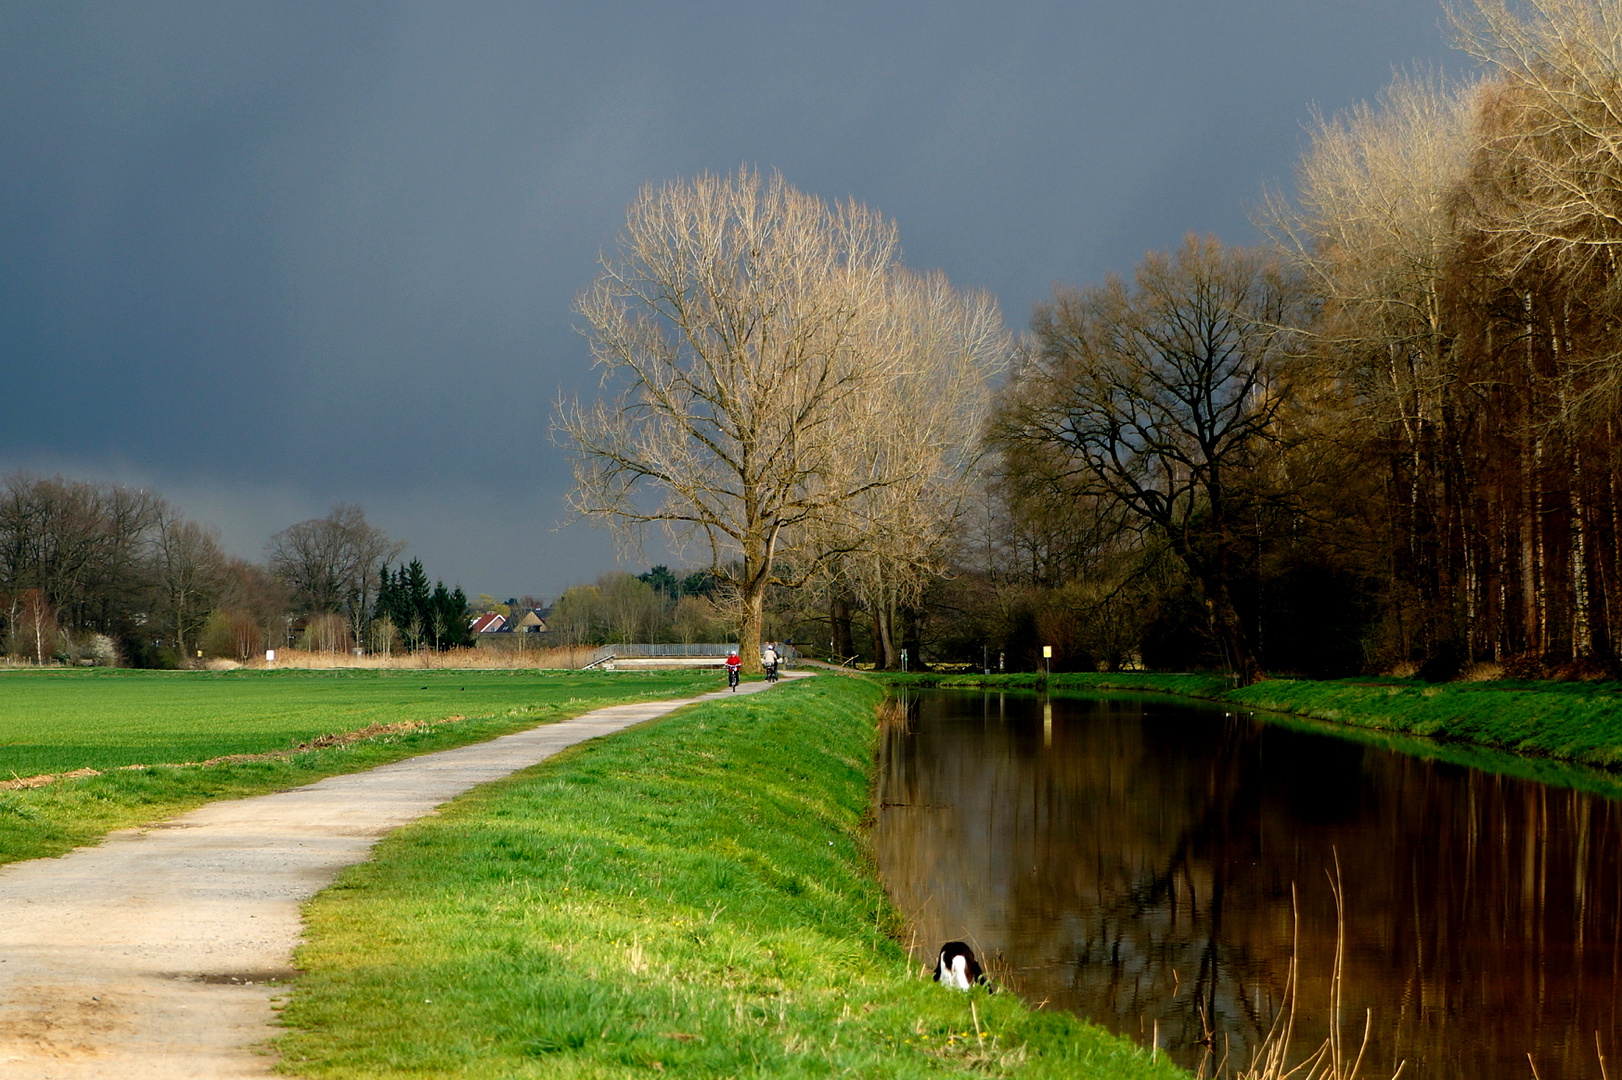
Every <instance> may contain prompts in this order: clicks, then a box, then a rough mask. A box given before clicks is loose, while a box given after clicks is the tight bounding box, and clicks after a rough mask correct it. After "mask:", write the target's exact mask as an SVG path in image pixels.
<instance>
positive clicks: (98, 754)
mask: <svg viewBox="0 0 1622 1080" xmlns="http://www.w3.org/2000/svg"><path fill="white" fill-rule="evenodd" d="M719 683H720V677H719V676H717V675H716V674H714V673H713V672H704V673H695V672H677V673H657V674H655V673H631V672H623V673H619V672H617V673H596V672H584V673H582V672H574V671H570V672H533V671H291V670H290V671H273V672H260V671H231V672H162V671H119V670H107V671H95V672H28V671H21V672H8V673H5V674H0V779H3V778H8V777H10V776H12V775H17V776H30V775H33V774H36V773H47V772H66V771H69V770H72V769H82V768H91V769H109V768H116V767H118V766H120V765H158V764H180V763H184V762H194V761H203V760H206V759H208V758H212V757H220V756H223V755H226V754H259V753H264V752H266V751H271V750H283V749H288V748H290V747H293V746H296V745H298V744H299V743H300V742H305V741H308V740H310V739H313V738H315V737H317V736H320V735H326V734H330V733H334V732H346V731H359V730H361V729H363V728H366V727H370V726H371V725H373V724H393V723H399V722H402V721H419V722H433V721H436V720H442V719H444V718H445V717H447V716H456V715H460V716H467V717H487V716H493V715H502V714H513V715H517V714H519V713H522V712H524V711H526V710H528V711H534V710H541V711H542V712H543V713H544V712H546V711H551V710H556V709H558V708H559V707H561V706H566V705H568V704H569V703H571V702H592V703H595V702H598V701H599V700H601V699H604V698H609V699H612V700H615V701H619V700H627V699H628V698H635V697H639V696H642V695H643V694H647V695H649V696H656V697H670V696H673V695H679V694H685V693H688V692H692V693H702V692H703V691H705V690H712V689H715V688H716V686H717V685H718V684H719ZM543 718H544V716H543Z"/></svg>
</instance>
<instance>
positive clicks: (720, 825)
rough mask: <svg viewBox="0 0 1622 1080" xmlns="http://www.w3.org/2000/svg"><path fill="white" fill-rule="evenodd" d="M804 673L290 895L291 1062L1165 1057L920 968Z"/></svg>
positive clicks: (783, 1073)
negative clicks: (957, 987)
mask: <svg viewBox="0 0 1622 1080" xmlns="http://www.w3.org/2000/svg"><path fill="white" fill-rule="evenodd" d="M880 698H881V691H880V690H879V689H878V687H876V686H875V685H873V684H872V683H871V682H869V681H866V680H857V679H849V678H840V677H835V676H823V677H819V678H816V679H810V680H804V681H797V682H794V683H791V684H788V685H785V686H782V687H779V688H777V689H775V690H773V691H771V692H770V693H769V694H762V695H755V696H752V697H749V698H742V699H737V700H723V701H720V702H714V703H706V704H704V705H701V706H696V707H694V708H691V709H686V710H682V711H681V712H679V713H676V714H673V715H672V716H670V717H668V718H665V719H662V720H659V721H655V722H653V723H651V724H647V725H643V726H641V727H639V728H635V729H632V730H630V731H627V732H624V733H622V734H619V735H616V736H614V737H613V738H612V739H605V740H600V741H598V742H595V743H591V744H587V745H583V746H580V747H576V748H574V749H572V750H569V751H565V752H564V753H563V754H561V755H559V756H558V757H556V758H553V759H551V760H550V761H547V762H545V763H543V764H541V765H539V766H536V767H535V768H533V769H530V770H527V771H526V772H524V773H521V774H519V775H518V776H516V777H513V778H511V779H509V780H506V781H502V782H499V783H496V784H492V785H488V786H486V787H484V788H481V789H479V790H478V791H475V792H472V793H470V794H468V795H467V796H464V797H462V798H461V799H458V800H456V801H455V802H453V803H451V804H450V805H448V806H447V807H445V808H444V809H443V810H442V811H441V813H439V814H436V815H435V816H433V817H432V818H427V819H424V820H422V821H421V822H418V823H417V824H414V825H411V826H408V827H407V828H405V829H402V830H400V831H398V832H396V833H395V834H393V835H392V836H391V837H389V838H388V839H386V840H385V841H384V842H383V843H382V844H380V845H379V846H378V848H377V850H376V852H375V854H374V858H373V859H372V861H370V862H368V863H365V864H363V865H360V866H356V867H352V868H350V869H349V870H347V871H345V873H344V874H343V875H342V876H341V877H340V879H339V881H338V883H337V884H335V885H334V886H333V887H331V888H330V889H328V890H326V891H325V892H323V893H322V894H321V895H320V896H318V897H317V898H316V899H315V900H314V901H312V902H311V904H310V905H309V906H308V908H307V935H308V936H307V942H308V943H307V944H306V945H305V946H304V947H303V948H302V949H301V950H300V952H299V957H298V962H299V965H300V966H301V967H302V968H304V969H305V970H306V972H307V973H306V974H305V975H303V976H301V977H300V979H299V980H298V982H297V983H296V984H295V985H294V989H293V991H292V995H291V1000H290V1002H289V1004H288V1005H287V1007H286V1008H285V1010H284V1012H283V1022H284V1023H286V1024H287V1025H288V1026H289V1027H290V1029H291V1030H290V1032H289V1034H288V1035H286V1036H285V1037H284V1038H283V1039H282V1040H280V1044H279V1048H280V1050H281V1051H282V1053H283V1055H284V1056H283V1063H282V1068H283V1069H284V1071H288V1072H291V1073H294V1074H297V1075H302V1076H312V1077H341V1078H361V1077H403V1076H413V1077H415V1076H432V1077H440V1078H467V1080H472V1078H494V1077H503V1078H507V1077H631V1076H655V1075H659V1076H667V1077H689V1078H698V1077H706V1078H707V1077H729V1076H736V1077H743V1076H750V1077H756V1076H758V1077H826V1076H860V1077H929V1076H986V1075H990V1076H1010V1077H1061V1076H1062V1077H1076V1078H1088V1077H1099V1078H1106V1077H1107V1078H1119V1080H1127V1078H1149V1077H1163V1078H1170V1077H1178V1076H1183V1075H1184V1074H1182V1073H1180V1072H1178V1071H1177V1070H1176V1069H1174V1068H1173V1067H1171V1066H1170V1065H1169V1064H1168V1063H1167V1062H1166V1060H1165V1059H1164V1058H1161V1059H1160V1060H1158V1061H1154V1062H1151V1061H1150V1060H1149V1058H1148V1055H1147V1053H1146V1052H1144V1051H1141V1050H1138V1049H1137V1048H1135V1047H1133V1046H1131V1045H1130V1044H1128V1043H1126V1042H1123V1041H1122V1040H1119V1039H1116V1038H1115V1037H1113V1036H1111V1035H1108V1034H1107V1033H1105V1032H1103V1031H1102V1030H1101V1029H1099V1028H1096V1027H1093V1026H1092V1025H1089V1024H1086V1023H1083V1022H1082V1021H1080V1020H1077V1019H1076V1018H1074V1017H1072V1016H1069V1015H1067V1014H1055V1013H1048V1012H1043V1011H1035V1010H1031V1009H1027V1008H1026V1007H1025V1006H1024V1005H1022V1004H1021V1003H1020V1002H1019V1001H1017V1000H1016V999H1014V997H1013V996H1012V995H1009V994H999V995H996V996H988V995H986V994H985V993H984V992H983V991H976V992H974V993H973V994H963V993H959V992H956V991H951V990H945V989H942V988H940V987H938V986H936V985H935V984H934V983H933V982H931V981H929V979H928V978H927V976H924V975H923V974H922V973H921V972H919V971H918V970H917V968H916V967H915V966H914V965H913V964H912V963H911V962H910V961H909V960H908V959H907V956H906V953H905V951H904V950H903V949H902V948H901V947H900V945H898V944H897V942H896V935H897V934H898V933H899V932H900V929H901V928H900V927H899V926H898V925H897V923H896V915H895V913H894V910H893V909H892V908H891V906H890V904H889V902H888V900H887V899H886V897H885V896H884V893H883V890H882V889H881V887H880V885H879V883H878V881H877V879H876V876H875V873H874V870H873V864H872V860H871V857H870V853H869V849H868V847H867V840H866V834H865V829H864V824H863V822H864V818H865V815H866V814H867V812H868V809H869V805H870V798H871V796H870V787H869V783H870V776H871V769H872V753H873V746H874V728H875V721H874V706H875V705H876V704H877V702H878V701H879V700H880Z"/></svg>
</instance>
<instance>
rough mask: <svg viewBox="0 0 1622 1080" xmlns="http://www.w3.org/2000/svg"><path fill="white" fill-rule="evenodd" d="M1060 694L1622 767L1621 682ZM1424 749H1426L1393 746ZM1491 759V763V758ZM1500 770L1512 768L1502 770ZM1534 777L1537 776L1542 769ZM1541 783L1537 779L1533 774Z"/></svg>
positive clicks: (1054, 682)
mask: <svg viewBox="0 0 1622 1080" xmlns="http://www.w3.org/2000/svg"><path fill="white" fill-rule="evenodd" d="M887 681H891V682H894V683H896V684H899V685H906V686H918V687H925V686H933V687H941V688H953V687H960V688H972V687H986V688H996V687H999V686H1001V687H1007V688H1010V689H1037V688H1040V687H1041V686H1042V685H1043V680H1042V677H1041V676H1039V675H992V676H981V675H940V676H935V675H927V674H925V675H902V676H888V677H887ZM1047 685H1048V686H1050V687H1051V688H1052V689H1054V690H1059V691H1066V690H1068V691H1078V692H1085V691H1089V690H1128V691H1136V692H1155V693H1169V694H1179V695H1183V696H1186V697H1197V698H1204V699H1207V700H1210V701H1217V702H1221V703H1223V704H1227V705H1233V706H1236V707H1238V708H1243V709H1259V710H1264V711H1267V712H1276V713H1285V714H1290V715H1295V716H1302V717H1307V718H1309V719H1313V720H1321V721H1327V722H1330V723H1334V724H1339V725H1343V726H1346V727H1350V728H1354V729H1361V730H1363V731H1369V732H1376V731H1377V732H1387V733H1392V734H1394V735H1398V736H1418V737H1421V738H1424V739H1432V740H1440V741H1443V742H1445V743H1447V744H1450V745H1452V746H1453V748H1454V750H1455V752H1454V753H1451V754H1449V755H1446V756H1449V757H1454V758H1459V759H1460V760H1461V763H1464V764H1473V763H1474V762H1472V761H1470V760H1468V759H1469V755H1468V753H1467V752H1466V753H1464V754H1463V755H1461V754H1459V753H1458V752H1457V750H1458V744H1472V745H1475V746H1483V747H1488V748H1491V749H1494V750H1501V751H1509V752H1510V753H1513V754H1518V755H1522V756H1523V757H1527V758H1531V759H1540V758H1542V759H1549V760H1551V761H1557V762H1575V763H1577V764H1579V765H1586V766H1593V767H1596V768H1600V769H1605V770H1615V769H1619V768H1622V685H1619V684H1617V683H1555V682H1512V681H1508V680H1504V681H1493V682H1469V683H1441V684H1431V683H1424V682H1419V681H1417V680H1413V679H1393V678H1363V679H1341V680H1333V681H1322V682H1315V681H1311V680H1305V679H1269V680H1267V681H1265V682H1260V683H1257V684H1256V685H1254V686H1247V687H1244V688H1242V689H1234V688H1233V687H1232V685H1231V684H1230V683H1229V681H1228V680H1227V679H1225V678H1223V677H1222V676H1217V675H1155V674H1138V673H1130V672H1129V673H1121V674H1114V675H1104V674H1099V675H1092V674H1066V675H1055V676H1053V677H1052V679H1051V681H1050V682H1049V683H1048V684H1047ZM1394 745H1395V747H1396V748H1398V749H1403V750H1407V751H1410V752H1423V747H1422V745H1421V744H1418V743H1406V744H1404V743H1402V742H1400V741H1399V742H1398V743H1396V744H1394ZM1483 760H1485V759H1483ZM1494 771H1503V770H1502V769H1499V768H1494ZM1533 771H1534V772H1535V771H1536V770H1533ZM1532 778H1534V779H1536V778H1538V777H1536V776H1533V777H1532Z"/></svg>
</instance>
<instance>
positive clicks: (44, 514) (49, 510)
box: [0, 473, 158, 631]
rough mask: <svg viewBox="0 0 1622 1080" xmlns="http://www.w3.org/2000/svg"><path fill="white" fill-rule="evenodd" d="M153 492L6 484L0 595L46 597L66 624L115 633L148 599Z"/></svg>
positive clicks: (0, 502)
mask: <svg viewBox="0 0 1622 1080" xmlns="http://www.w3.org/2000/svg"><path fill="white" fill-rule="evenodd" d="M157 506H158V499H157V497H156V496H155V495H153V494H152V493H151V492H147V491H141V490H134V489H130V488H124V487H118V486H116V485H111V484H93V483H86V482H83V481H77V480H66V479H63V478H62V477H60V476H58V477H50V478H41V477H36V476H32V475H29V474H27V473H14V474H12V475H10V476H7V477H6V478H5V479H4V480H3V481H0V595H6V596H11V597H18V596H21V595H22V593H24V592H25V591H26V590H28V589H39V590H41V592H42V593H43V596H44V600H45V603H46V604H47V605H48V606H49V607H50V608H51V609H52V610H53V611H54V612H55V613H56V617H57V618H59V619H60V620H61V621H62V622H63V623H64V624H66V625H68V626H73V627H82V628H93V629H97V630H103V631H105V630H110V629H113V627H114V624H115V623H118V622H121V621H124V620H127V619H128V618H130V617H131V616H132V614H133V613H134V611H135V609H136V607H137V606H138V604H139V603H140V602H141V600H142V599H143V598H144V596H145V588H146V579H145V572H144V570H145V568H144V565H143V560H142V555H143V554H144V552H143V547H144V545H145V541H146V539H147V536H148V533H149V530H150V529H151V528H152V525H153V522H154V520H155V512H156V508H157Z"/></svg>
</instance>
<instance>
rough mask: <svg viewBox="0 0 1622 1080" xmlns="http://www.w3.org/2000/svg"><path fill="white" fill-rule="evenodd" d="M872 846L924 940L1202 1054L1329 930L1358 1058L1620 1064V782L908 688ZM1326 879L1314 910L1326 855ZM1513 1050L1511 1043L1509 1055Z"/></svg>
mask: <svg viewBox="0 0 1622 1080" xmlns="http://www.w3.org/2000/svg"><path fill="white" fill-rule="evenodd" d="M877 798H878V802H879V806H878V810H877V827H876V832H875V843H876V846H877V853H878V859H879V865H880V870H881V872H882V874H883V876H884V880H885V882H886V885H887V887H888V888H889V890H890V893H891V895H892V896H893V897H894V899H895V901H896V903H897V905H898V906H899V907H900V908H901V910H902V911H903V912H904V913H905V914H906V915H907V916H908V917H909V919H910V921H911V925H912V927H913V930H912V935H913V947H914V952H915V955H916V956H918V958H919V959H920V960H921V961H922V962H924V963H929V962H930V961H931V960H932V958H933V955H934V952H935V950H936V949H937V948H938V947H939V945H940V944H941V943H942V942H945V941H950V940H953V939H962V940H965V941H968V942H970V943H972V944H973V946H974V947H975V951H976V953H977V954H979V955H981V956H983V957H985V958H986V959H987V960H988V963H987V966H988V968H990V969H991V970H992V971H994V972H995V973H996V974H997V975H998V977H999V978H1000V980H1001V981H1002V982H1003V983H1004V984H1005V985H1007V986H1008V987H1010V988H1011V989H1013V990H1014V991H1015V992H1017V993H1018V994H1020V995H1021V996H1022V997H1023V998H1024V999H1025V1000H1027V1001H1028V1002H1031V1003H1032V1004H1040V1005H1041V1007H1043V1008H1048V1009H1067V1010H1070V1011H1072V1012H1075V1013H1078V1014H1080V1015H1082V1016H1085V1017H1088V1018H1090V1019H1092V1020H1095V1021H1098V1022H1099V1023H1102V1024H1104V1025H1105V1026H1107V1027H1109V1028H1111V1029H1113V1030H1115V1031H1117V1032H1120V1033H1122V1034H1125V1035H1127V1036H1129V1037H1131V1038H1133V1039H1136V1040H1137V1041H1139V1042H1140V1043H1142V1044H1144V1045H1148V1044H1149V1043H1151V1042H1152V1041H1156V1040H1158V1044H1159V1046H1160V1047H1161V1048H1162V1049H1163V1050H1164V1051H1166V1052H1167V1053H1169V1054H1170V1055H1171V1056H1172V1057H1173V1058H1174V1059H1175V1060H1176V1061H1177V1062H1179V1063H1180V1064H1182V1065H1184V1066H1185V1067H1187V1068H1188V1069H1190V1070H1191V1071H1196V1070H1199V1069H1200V1068H1202V1067H1203V1068H1204V1070H1205V1072H1206V1074H1207V1075H1210V1074H1211V1073H1212V1071H1213V1067H1214V1066H1215V1065H1217V1064H1218V1063H1219V1061H1220V1060H1221V1059H1222V1057H1223V1056H1224V1055H1226V1056H1227V1059H1228V1063H1229V1064H1230V1065H1233V1066H1244V1065H1246V1064H1248V1063H1249V1060H1250V1055H1251V1053H1252V1052H1253V1051H1254V1049H1255V1047H1256V1046H1257V1045H1258V1043H1259V1042H1260V1041H1261V1038H1262V1036H1263V1035H1264V1034H1265V1033H1266V1032H1267V1031H1268V1030H1269V1028H1270V1027H1272V1026H1273V1025H1274V1023H1275V1021H1277V1020H1278V1019H1279V1013H1280V1009H1281V1006H1282V1005H1283V1003H1284V1001H1285V999H1286V996H1287V992H1288V988H1289V985H1290V967H1291V961H1292V957H1293V958H1295V960H1296V962H1297V965H1298V978H1297V986H1298V990H1297V998H1298V1007H1297V1009H1296V1020H1295V1038H1294V1041H1293V1043H1292V1047H1293V1054H1292V1061H1293V1060H1295V1059H1296V1058H1297V1057H1299V1056H1300V1055H1301V1054H1303V1053H1305V1052H1307V1051H1309V1050H1311V1049H1313V1048H1315V1047H1316V1046H1318V1045H1319V1044H1321V1043H1322V1042H1323V1040H1324V1039H1325V1037H1326V1035H1327V1032H1328V1026H1327V1018H1328V1016H1329V1015H1330V1012H1331V1001H1332V991H1333V990H1334V989H1335V987H1336V986H1337V983H1336V981H1335V980H1334V979H1333V977H1332V976H1333V973H1334V971H1335V954H1336V945H1337V940H1338V941H1339V942H1340V943H1341V945H1342V951H1343V962H1342V965H1341V976H1340V979H1339V981H1338V990H1339V1002H1340V1017H1341V1040H1342V1043H1343V1045H1344V1047H1345V1048H1346V1053H1347V1055H1348V1056H1353V1055H1355V1054H1356V1053H1357V1049H1358V1047H1359V1045H1360V1044H1361V1043H1362V1039H1363V1031H1364V1027H1365V1016H1366V1015H1372V1023H1371V1024H1370V1025H1369V1030H1370V1037H1369V1042H1368V1049H1367V1054H1366V1056H1365V1058H1364V1062H1363V1067H1362V1070H1361V1072H1360V1073H1359V1075H1360V1076H1361V1077H1363V1078H1364V1080H1369V1078H1374V1080H1383V1078H1387V1077H1390V1076H1391V1075H1392V1073H1393V1072H1394V1071H1395V1070H1396V1069H1397V1066H1398V1065H1399V1064H1400V1063H1406V1064H1405V1065H1404V1068H1403V1071H1402V1075H1403V1076H1404V1077H1405V1078H1411V1080H1496V1078H1504V1080H1509V1078H1515V1080H1530V1077H1531V1076H1532V1075H1533V1073H1532V1067H1531V1066H1532V1063H1535V1064H1536V1069H1537V1075H1538V1077H1540V1078H1541V1080H1583V1078H1590V1077H1591V1078H1593V1080H1600V1078H1601V1067H1600V1058H1599V1055H1600V1053H1601V1052H1603V1053H1604V1055H1605V1064H1606V1066H1607V1069H1608V1072H1609V1075H1610V1076H1612V1077H1622V977H1619V973H1622V951H1619V950H1622V803H1619V802H1617V801H1615V800H1614V799H1612V798H1609V797H1606V796H1605V795H1604V794H1594V793H1591V792H1586V791H1581V790H1575V789H1571V788H1563V787H1557V786H1547V785H1544V784H1540V783H1536V782H1533V781H1530V780H1524V779H1514V778H1511V777H1509V776H1505V775H1502V774H1494V773H1492V772H1490V771H1482V770H1478V769H1474V768H1468V767H1464V766H1462V765H1458V764H1449V763H1448V762H1446V761H1444V760H1441V759H1439V758H1438V757H1435V756H1423V755H1414V754H1408V753H1398V752H1395V751H1393V750H1389V749H1385V748H1382V747H1380V746H1378V745H1371V744H1369V743H1366V742H1361V741H1355V740H1353V739H1349V738H1346V737H1343V736H1340V735H1336V734H1332V733H1328V732H1325V731H1322V730H1314V729H1312V728H1311V727H1309V726H1307V725H1302V724H1295V723H1279V722H1273V721H1264V720H1262V719H1259V718H1258V717H1256V716H1254V715H1251V714H1240V713H1232V712H1225V711H1223V710H1222V709H1221V708H1218V707H1206V706H1202V705H1198V704H1190V703H1185V702H1182V701H1179V700H1177V699H1157V698H1148V697H1118V698H1116V697H1111V698H1091V699H1089V698H1067V697H1058V696H1055V697H1052V698H1043V697H1038V696H1036V695H1015V694H995V693H980V692H973V693H970V692H949V691H942V692H927V693H924V694H921V695H916V696H915V697H914V698H913V699H912V700H911V701H910V703H909V720H908V722H907V723H906V724H904V725H902V724H895V725H891V726H888V727H887V728H886V729H885V731H884V733H883V742H882V748H881V755H880V774H879V785H878V793H877ZM1337 865H1338V867H1339V870H1338V875H1339V876H1338V880H1339V882H1340V884H1341V888H1342V891H1343V894H1344V903H1343V904H1342V905H1341V908H1340V910H1341V912H1342V918H1343V920H1344V930H1343V931H1342V932H1340V933H1338V934H1337V905H1336V903H1335V899H1334V891H1333V888H1332V882H1333V881H1334V880H1336V879H1335V875H1336V867H1337ZM1528 1055H1531V1058H1530V1061H1529V1059H1528Z"/></svg>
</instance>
